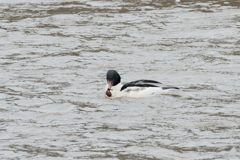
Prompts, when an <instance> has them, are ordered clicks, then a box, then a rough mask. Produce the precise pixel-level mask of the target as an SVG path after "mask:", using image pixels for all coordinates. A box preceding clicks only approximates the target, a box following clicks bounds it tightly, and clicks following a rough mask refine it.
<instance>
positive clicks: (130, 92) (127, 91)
mask: <svg viewBox="0 0 240 160" xmlns="http://www.w3.org/2000/svg"><path fill="white" fill-rule="evenodd" d="M106 80H107V86H106V92H105V95H106V96H107V97H109V98H116V97H135V98H137V97H148V96H155V95H160V94H168V92H169V91H170V90H179V88H178V87H171V86H170V87H169V86H163V85H162V83H160V82H158V81H155V80H147V79H141V80H136V81H132V82H128V83H126V84H122V83H121V76H120V75H119V73H118V72H117V71H115V70H108V72H107V74H106Z"/></svg>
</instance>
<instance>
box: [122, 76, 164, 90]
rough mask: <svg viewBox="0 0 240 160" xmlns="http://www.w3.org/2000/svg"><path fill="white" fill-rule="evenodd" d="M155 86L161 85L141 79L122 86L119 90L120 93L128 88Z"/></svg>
mask: <svg viewBox="0 0 240 160" xmlns="http://www.w3.org/2000/svg"><path fill="white" fill-rule="evenodd" d="M157 84H161V83H160V82H158V81H154V80H146V79H141V80H137V81H132V82H129V83H126V84H124V85H123V86H122V88H121V91H122V90H124V89H126V88H128V87H158V86H157Z"/></svg>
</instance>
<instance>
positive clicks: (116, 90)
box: [105, 83, 177, 98]
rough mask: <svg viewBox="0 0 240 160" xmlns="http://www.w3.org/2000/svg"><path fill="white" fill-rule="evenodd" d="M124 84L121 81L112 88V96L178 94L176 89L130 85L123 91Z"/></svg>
mask: <svg viewBox="0 0 240 160" xmlns="http://www.w3.org/2000/svg"><path fill="white" fill-rule="evenodd" d="M122 86H123V84H121V83H119V84H118V85H116V86H113V87H112V88H111V94H112V96H111V97H110V98H119V97H131V98H141V97H151V96H157V95H176V94H177V90H176V89H162V88H161V87H129V88H127V89H124V90H122V91H121V88H122ZM107 88H108V85H106V88H105V90H107Z"/></svg>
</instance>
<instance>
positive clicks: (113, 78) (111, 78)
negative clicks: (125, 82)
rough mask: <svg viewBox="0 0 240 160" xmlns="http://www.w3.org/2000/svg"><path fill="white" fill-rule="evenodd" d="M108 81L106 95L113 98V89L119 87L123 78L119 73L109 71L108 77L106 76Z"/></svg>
mask: <svg viewBox="0 0 240 160" xmlns="http://www.w3.org/2000/svg"><path fill="white" fill-rule="evenodd" d="M106 80H107V84H108V88H107V91H106V95H107V96H108V97H111V96H112V93H111V88H112V87H113V86H116V85H118V84H119V83H120V82H121V77H120V75H119V74H118V72H117V71H115V70H108V72H107V75H106Z"/></svg>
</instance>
